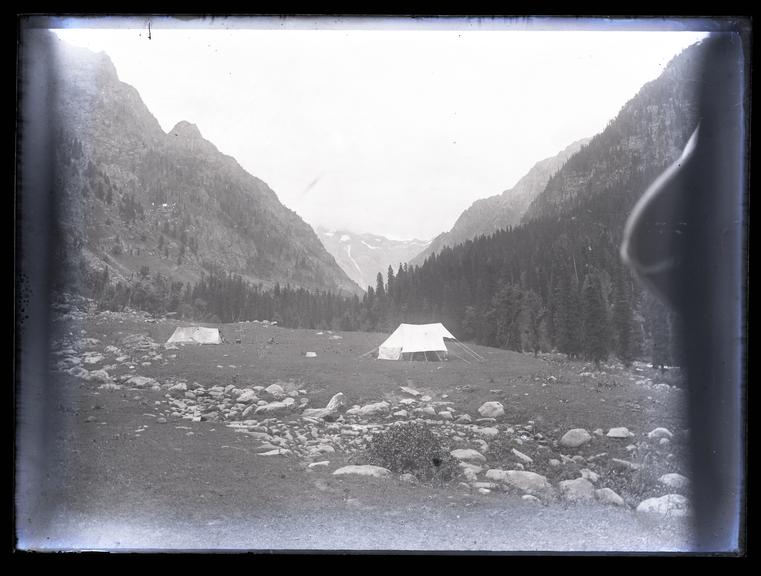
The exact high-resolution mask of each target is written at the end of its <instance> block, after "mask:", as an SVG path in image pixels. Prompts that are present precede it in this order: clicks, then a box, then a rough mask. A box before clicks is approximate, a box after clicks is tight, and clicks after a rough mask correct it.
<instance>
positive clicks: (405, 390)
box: [399, 386, 421, 397]
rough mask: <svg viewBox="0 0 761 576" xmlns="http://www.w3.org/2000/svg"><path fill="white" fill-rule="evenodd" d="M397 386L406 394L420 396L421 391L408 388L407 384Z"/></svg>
mask: <svg viewBox="0 0 761 576" xmlns="http://www.w3.org/2000/svg"><path fill="white" fill-rule="evenodd" d="M399 388H401V389H402V391H403V392H406V393H407V394H410V395H412V396H416V397H417V396H420V395H421V393H420V392H418V391H417V390H415V389H414V388H409V387H407V386H400V387H399Z"/></svg>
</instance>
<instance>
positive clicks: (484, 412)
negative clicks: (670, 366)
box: [478, 402, 505, 418]
mask: <svg viewBox="0 0 761 576" xmlns="http://www.w3.org/2000/svg"><path fill="white" fill-rule="evenodd" d="M478 413H479V414H480V415H481V416H483V417H485V418H499V417H500V416H503V415H504V414H505V408H504V407H503V406H502V404H501V403H500V402H484V403H483V404H481V407H480V408H479V409H478Z"/></svg>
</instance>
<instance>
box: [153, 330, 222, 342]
mask: <svg viewBox="0 0 761 576" xmlns="http://www.w3.org/2000/svg"><path fill="white" fill-rule="evenodd" d="M166 342H167V344H183V343H188V342H191V343H196V344H221V343H222V338H221V337H220V336H219V330H218V329H217V328H204V327H202V326H178V327H177V328H176V329H175V331H174V334H172V336H171V337H170V338H169V340H167V341H166Z"/></svg>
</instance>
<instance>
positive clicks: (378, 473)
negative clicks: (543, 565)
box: [333, 464, 391, 478]
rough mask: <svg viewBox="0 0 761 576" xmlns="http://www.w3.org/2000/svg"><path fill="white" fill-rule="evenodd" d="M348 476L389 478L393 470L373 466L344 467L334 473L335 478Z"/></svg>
mask: <svg viewBox="0 0 761 576" xmlns="http://www.w3.org/2000/svg"><path fill="white" fill-rule="evenodd" d="M347 474H352V475H357V476H373V477H375V478H388V477H389V476H391V470H389V469H387V468H382V467H381V466H372V465H370V464H364V465H362V466H356V465H354V466H344V467H343V468H339V469H338V470H335V471H334V472H333V475H334V476H345V475H347Z"/></svg>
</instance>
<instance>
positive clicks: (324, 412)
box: [301, 392, 345, 420]
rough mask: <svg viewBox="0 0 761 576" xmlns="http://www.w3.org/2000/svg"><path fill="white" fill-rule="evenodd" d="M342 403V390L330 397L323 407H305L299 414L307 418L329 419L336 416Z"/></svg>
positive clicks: (343, 401)
mask: <svg viewBox="0 0 761 576" xmlns="http://www.w3.org/2000/svg"><path fill="white" fill-rule="evenodd" d="M344 403H345V399H344V394H343V392H339V393H338V394H335V395H334V396H333V397H332V398H331V399H330V401H329V402H328V405H327V406H325V408H307V409H306V410H304V411H303V412H302V413H301V415H302V416H306V417H307V418H322V419H323V420H325V419H330V418H332V417H334V416H336V414H337V413H338V411H339V409H340V408H341V406H343V405H344Z"/></svg>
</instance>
